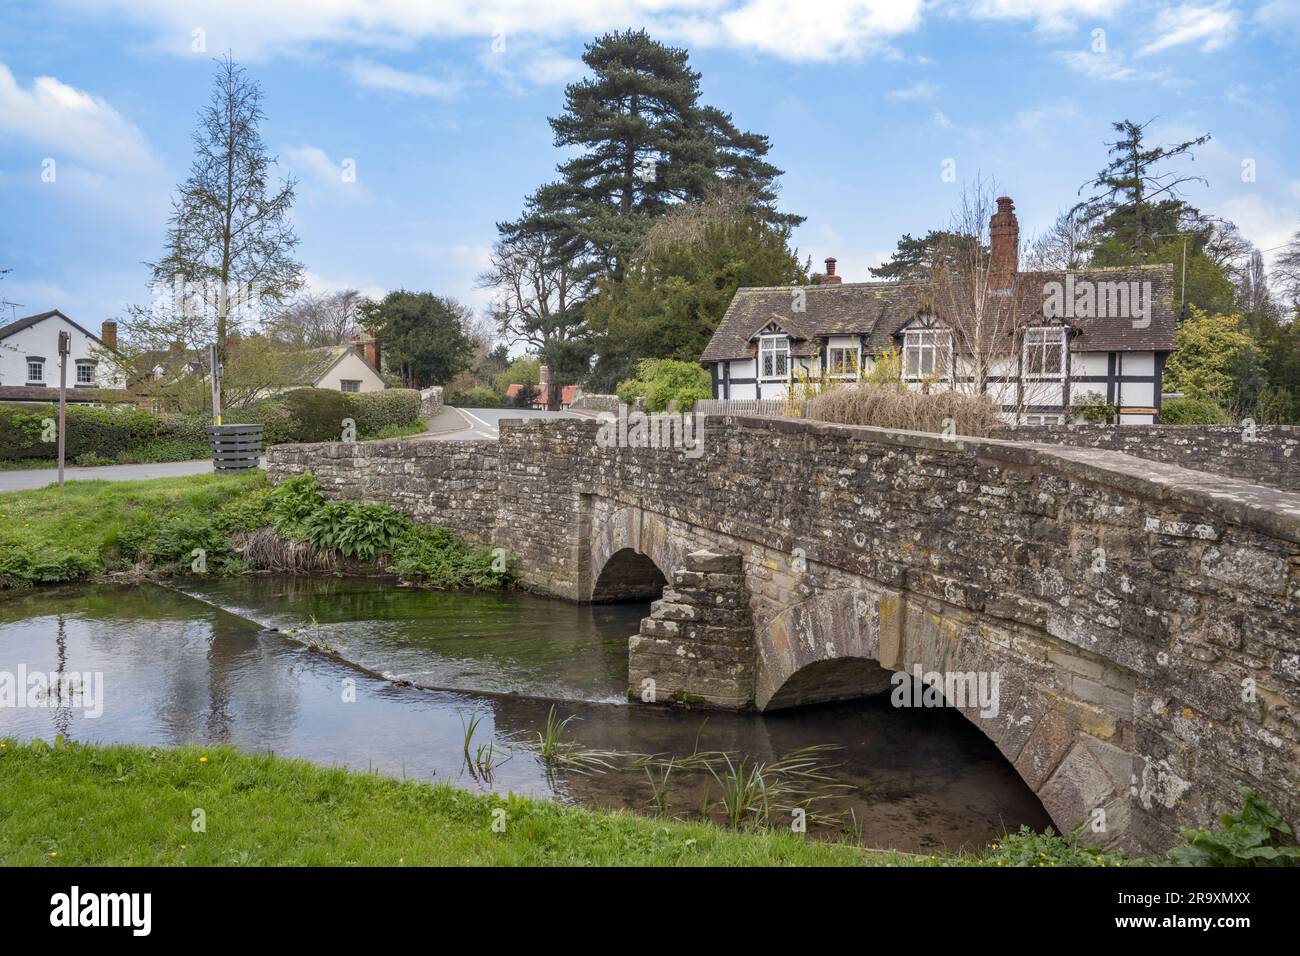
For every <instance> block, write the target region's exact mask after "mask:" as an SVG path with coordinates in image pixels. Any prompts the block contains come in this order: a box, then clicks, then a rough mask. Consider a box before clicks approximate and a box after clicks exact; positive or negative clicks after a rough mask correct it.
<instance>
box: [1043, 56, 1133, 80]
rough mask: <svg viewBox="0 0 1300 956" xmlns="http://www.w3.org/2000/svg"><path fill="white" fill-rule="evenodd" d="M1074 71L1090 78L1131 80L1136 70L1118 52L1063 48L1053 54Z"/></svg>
mask: <svg viewBox="0 0 1300 956" xmlns="http://www.w3.org/2000/svg"><path fill="white" fill-rule="evenodd" d="M1054 56H1055V58H1056V59H1057V60H1060V61H1061V62H1062V63H1064V64H1065V65H1066V66H1068V67H1069V68H1070V69H1072V70H1074V72H1076V73H1082V74H1083V75H1084V76H1086V77H1088V78H1089V79H1092V80H1133V79H1136V78H1137V77H1138V71H1137V70H1135V69H1133V67H1131V66H1128V65H1126V64H1125V62H1124V54H1122V53H1119V52H1106V53H1089V52H1088V51H1086V50H1064V51H1060V52H1058V53H1056V54H1054Z"/></svg>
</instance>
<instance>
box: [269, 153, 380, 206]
mask: <svg viewBox="0 0 1300 956" xmlns="http://www.w3.org/2000/svg"><path fill="white" fill-rule="evenodd" d="M285 160H286V161H287V163H288V166H289V168H290V169H292V170H293V171H294V172H295V173H296V174H297V175H298V178H299V180H300V181H301V182H302V183H303V185H304V186H305V187H306V193H307V198H309V199H313V200H315V199H319V198H321V197H322V196H328V197H329V198H330V199H333V200H339V199H361V198H364V197H365V196H366V193H365V191H364V189H363V188H362V186H361V181H360V171H359V169H358V166H357V162H356V160H355V159H354V158H353V157H350V156H345V157H343V158H341V159H340V160H339V161H337V162H335V161H334V160H332V159H330V158H329V155H328V154H327V153H326V152H325V150H323V149H321V148H320V147H319V146H311V145H303V146H295V147H293V148H292V149H290V150H289V151H288V152H287V153H286V154H285Z"/></svg>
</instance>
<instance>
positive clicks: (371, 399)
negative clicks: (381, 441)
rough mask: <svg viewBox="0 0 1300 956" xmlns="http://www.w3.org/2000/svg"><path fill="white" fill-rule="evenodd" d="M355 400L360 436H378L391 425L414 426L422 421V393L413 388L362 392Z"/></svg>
mask: <svg viewBox="0 0 1300 956" xmlns="http://www.w3.org/2000/svg"><path fill="white" fill-rule="evenodd" d="M355 399H356V422H357V434H358V435H366V436H370V435H376V434H378V433H379V432H381V431H383V430H384V429H385V428H386V427H388V426H390V425H397V426H403V425H413V424H415V423H416V422H417V421H419V420H420V393H419V392H418V391H417V390H415V389H413V388H388V389H384V390H383V391H382V392H361V393H359V394H357V395H356V396H355Z"/></svg>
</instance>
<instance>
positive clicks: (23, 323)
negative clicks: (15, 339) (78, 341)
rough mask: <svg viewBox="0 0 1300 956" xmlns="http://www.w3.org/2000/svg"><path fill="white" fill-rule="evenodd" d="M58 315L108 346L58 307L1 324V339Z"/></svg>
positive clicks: (105, 346) (102, 344)
mask: <svg viewBox="0 0 1300 956" xmlns="http://www.w3.org/2000/svg"><path fill="white" fill-rule="evenodd" d="M56 315H57V316H58V317H59V318H61V319H62V320H63V321H64V322H67V323H68V324H69V325H70V326H72V327H73V328H74V329H77V330H78V331H79V332H82V333H84V334H85V335H87V336H89V337H90V338H92V339H94V340H95V341H96V342H98V343H99V344H100V345H101V346H103V347H104V348H108V346H107V345H104V340H103V339H101V338H100V337H99V336H98V335H96V334H95V333H94V332H91V331H90V330H89V329H87V328H85V327H84V326H82V325H80V324H79V323H77V322H74V321H72V319H70V318H68V317H67V316H66V315H64V314H63V313H62V312H60V311H59V310H58V309H50V310H49V311H48V312H38V313H36V314H35V315H26V316H23V317H22V318H21V319H18V320H17V321H16V322H10V323H9V324H8V325H0V339H7V338H8V337H9V336H11V335H13V334H14V333H15V332H21V331H22V330H23V329H29V328H31V327H32V326H33V325H36V324H37V323H38V322H44V321H45V320H46V319H50V318H53V317H54V316H56ZM112 351H114V352H116V351H117V349H113V350H112Z"/></svg>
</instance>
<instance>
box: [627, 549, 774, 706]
mask: <svg viewBox="0 0 1300 956" xmlns="http://www.w3.org/2000/svg"><path fill="white" fill-rule="evenodd" d="M628 683H629V685H630V686H629V692H630V694H631V695H632V696H634V697H635V698H637V699H640V700H645V701H647V702H654V703H669V702H672V703H685V704H697V705H703V706H709V707H723V708H727V709H729V710H743V709H745V708H748V707H751V706H752V705H753V702H754V622H753V618H752V617H751V615H750V611H749V592H748V590H747V589H746V587H745V575H744V567H743V563H742V561H741V557H740V555H739V554H719V553H717V552H714V551H705V550H701V551H693V552H691V553H690V554H688V555H687V556H686V564H685V566H684V567H682V568H678V569H677V570H676V571H674V572H673V582H672V586H671V587H667V588H664V596H663V598H662V599H661V600H658V601H655V602H654V604H652V605H651V606H650V616H649V617H647V618H645V619H643V620H642V621H641V633H640V634H639V635H637V636H636V637H633V638H632V639H631V640H630V641H628Z"/></svg>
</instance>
